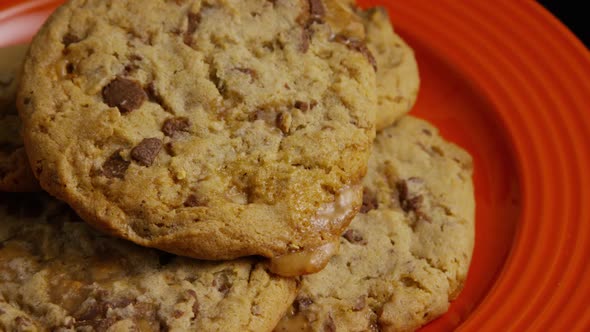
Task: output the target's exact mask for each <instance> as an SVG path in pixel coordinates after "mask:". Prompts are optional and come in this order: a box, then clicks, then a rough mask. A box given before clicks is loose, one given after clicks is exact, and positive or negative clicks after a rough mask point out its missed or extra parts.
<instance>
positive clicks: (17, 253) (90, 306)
mask: <svg viewBox="0 0 590 332" xmlns="http://www.w3.org/2000/svg"><path fill="white" fill-rule="evenodd" d="M0 220H2V222H1V223H0V330H2V331H270V330H272V328H273V327H274V326H275V324H276V323H277V321H278V320H279V319H280V317H281V315H282V314H283V313H284V312H285V311H286V310H287V308H288V307H289V305H290V304H291V302H292V301H293V298H294V297H295V293H296V282H295V281H294V280H292V279H288V278H281V277H278V276H276V275H272V274H270V273H269V272H268V271H267V270H268V268H267V266H266V265H265V264H264V263H262V262H259V261H257V260H256V259H241V260H236V261H229V262H203V261H198V260H193V259H190V258H184V257H179V256H174V255H171V254H168V253H165V252H161V251H158V250H154V249H149V248H143V247H140V246H137V245H134V244H132V243H131V242H128V241H123V240H120V239H116V238H112V237H109V236H106V235H103V234H101V233H99V232H96V231H95V230H93V229H92V228H91V227H89V226H88V225H87V224H86V223H83V222H82V221H81V219H80V218H78V217H77V216H76V215H75V213H73V211H72V210H70V208H69V207H68V206H67V205H66V204H63V203H61V202H58V201H56V200H55V199H53V198H51V197H49V196H47V195H45V194H40V193H39V194H8V193H0Z"/></svg>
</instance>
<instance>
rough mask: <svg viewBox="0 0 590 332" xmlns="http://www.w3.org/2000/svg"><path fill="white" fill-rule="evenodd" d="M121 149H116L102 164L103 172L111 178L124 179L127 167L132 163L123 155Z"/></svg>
mask: <svg viewBox="0 0 590 332" xmlns="http://www.w3.org/2000/svg"><path fill="white" fill-rule="evenodd" d="M121 151H122V150H117V151H115V152H114V153H113V154H112V155H111V156H110V157H109V159H107V160H106V161H105V162H104V164H102V174H103V175H104V176H106V177H107V178H109V179H113V178H117V179H123V178H124V177H125V172H127V168H129V165H130V164H131V162H130V161H127V160H125V159H123V157H121V155H120V153H121Z"/></svg>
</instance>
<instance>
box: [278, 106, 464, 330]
mask: <svg viewBox="0 0 590 332" xmlns="http://www.w3.org/2000/svg"><path fill="white" fill-rule="evenodd" d="M471 174H472V163H471V158H470V156H469V155H468V154H467V153H466V152H465V151H463V150H462V149H460V148H458V147H457V146H455V145H453V144H450V143H447V142H446V141H444V140H443V139H442V138H441V137H440V136H439V135H438V133H437V130H436V128H434V127H433V126H432V125H430V124H428V123H426V122H424V121H422V120H418V119H416V118H412V117H408V116H406V117H403V118H401V119H400V120H399V121H398V122H396V123H395V124H394V126H393V127H390V128H387V129H385V130H383V131H382V132H380V133H379V134H378V135H377V139H376V142H375V150H374V153H373V155H372V157H371V160H370V162H369V171H368V174H367V177H366V179H365V180H364V196H363V197H364V198H363V208H362V210H361V213H360V214H359V215H358V216H357V217H356V218H355V219H354V221H353V222H352V223H351V225H350V227H349V228H348V230H347V231H346V232H345V233H344V234H343V236H342V238H341V240H340V254H339V255H337V256H335V257H333V258H332V260H331V261H330V263H329V264H328V266H327V267H326V268H325V269H324V270H322V271H321V272H319V273H317V274H314V275H309V276H305V277H303V279H302V283H301V291H300V293H299V295H298V297H297V299H296V301H295V303H294V305H293V306H292V308H291V309H290V311H289V314H288V315H287V316H286V317H285V318H284V319H283V320H282V321H281V323H280V324H279V326H278V327H277V329H276V330H275V331H412V330H416V329H417V328H418V327H420V326H422V325H423V324H425V323H427V322H429V321H430V320H432V319H434V318H436V317H438V316H440V315H442V314H443V313H444V312H446V310H447V309H448V307H449V301H451V300H453V299H454V298H455V297H456V296H457V295H458V294H459V292H460V291H461V289H462V286H463V282H464V281H465V278H466V275H467V271H468V268H469V263H470V260H471V255H472V250H473V241H474V207H475V203H474V192H473V185H472V179H471Z"/></svg>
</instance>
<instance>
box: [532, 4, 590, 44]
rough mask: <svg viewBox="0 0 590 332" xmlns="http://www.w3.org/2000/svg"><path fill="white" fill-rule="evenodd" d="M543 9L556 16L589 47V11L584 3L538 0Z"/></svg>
mask: <svg viewBox="0 0 590 332" xmlns="http://www.w3.org/2000/svg"><path fill="white" fill-rule="evenodd" d="M539 3H540V4H542V5H543V6H544V7H545V8H547V9H548V10H549V11H550V12H552V13H553V15H555V16H557V18H559V19H560V20H561V21H562V22H563V23H565V25H567V26H568V28H570V30H572V31H573V32H574V33H575V34H576V35H577V36H578V38H580V39H581V40H582V42H584V44H586V47H590V19H589V18H590V10H588V9H586V8H587V7H586V6H585V5H584V4H586V5H588V3H586V2H584V1H567V0H553V1H551V0H540V1H539Z"/></svg>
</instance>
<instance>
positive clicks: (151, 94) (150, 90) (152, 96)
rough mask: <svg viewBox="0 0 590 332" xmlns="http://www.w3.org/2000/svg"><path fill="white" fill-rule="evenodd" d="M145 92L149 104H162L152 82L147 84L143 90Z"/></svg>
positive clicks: (160, 97)
mask: <svg viewBox="0 0 590 332" xmlns="http://www.w3.org/2000/svg"><path fill="white" fill-rule="evenodd" d="M145 92H146V93H147V96H148V99H149V100H150V101H151V102H154V103H156V104H160V105H162V104H163V103H164V101H163V99H162V96H160V94H159V93H158V90H157V89H156V85H155V84H154V82H150V84H148V86H147V88H146V89H145Z"/></svg>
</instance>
